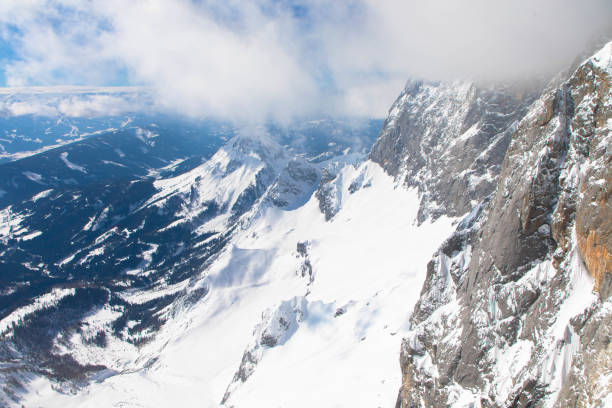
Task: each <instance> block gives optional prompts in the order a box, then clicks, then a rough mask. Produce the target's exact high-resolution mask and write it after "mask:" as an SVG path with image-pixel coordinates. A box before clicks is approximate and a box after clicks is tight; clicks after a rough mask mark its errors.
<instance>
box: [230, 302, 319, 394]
mask: <svg viewBox="0 0 612 408" xmlns="http://www.w3.org/2000/svg"><path fill="white" fill-rule="evenodd" d="M307 308H308V302H307V301H306V299H305V298H304V297H295V298H293V299H290V300H287V301H284V302H282V303H281V304H280V305H278V307H277V308H275V309H269V310H266V311H265V312H264V313H263V314H262V316H261V322H260V323H259V324H257V326H256V327H255V329H254V330H253V340H252V341H251V343H250V344H249V346H248V347H247V349H246V350H245V352H244V354H243V356H242V361H241V362H240V367H238V370H237V371H236V373H235V374H234V378H233V379H232V382H231V383H230V384H229V386H228V387H227V390H226V392H225V395H224V396H223V400H222V401H221V405H223V404H225V403H226V402H228V400H229V399H230V397H231V395H232V392H233V391H234V390H235V389H236V388H237V387H238V386H239V385H240V384H241V383H244V382H246V381H247V379H248V378H249V377H250V376H251V374H253V372H254V371H255V369H256V368H257V364H258V363H259V361H260V360H261V358H262V356H263V354H264V351H265V349H267V348H271V347H276V346H279V345H282V344H284V343H285V342H286V341H287V340H289V338H290V337H291V336H292V335H293V334H294V333H295V331H296V330H297V329H298V325H299V324H300V322H302V321H303V320H304V318H305V317H306V313H307Z"/></svg>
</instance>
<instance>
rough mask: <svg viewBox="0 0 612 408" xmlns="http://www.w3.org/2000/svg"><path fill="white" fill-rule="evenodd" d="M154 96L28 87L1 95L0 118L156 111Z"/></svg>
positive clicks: (134, 90) (129, 90)
mask: <svg viewBox="0 0 612 408" xmlns="http://www.w3.org/2000/svg"><path fill="white" fill-rule="evenodd" d="M160 108H161V107H159V106H156V104H155V100H154V98H153V96H152V95H151V94H150V93H149V92H147V91H146V90H143V89H139V88H132V87H130V88H116V87H113V88H97V87H96V88H80V87H28V88H9V89H3V90H2V92H0V117H12V116H22V115H38V116H48V117H60V116H64V117H73V118H77V117H78V118H83V117H87V118H92V117H100V116H109V115H110V116H119V115H124V114H129V113H135V112H142V111H150V112H155V111H159V110H160Z"/></svg>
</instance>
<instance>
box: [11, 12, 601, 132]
mask: <svg viewBox="0 0 612 408" xmlns="http://www.w3.org/2000/svg"><path fill="white" fill-rule="evenodd" d="M610 21H612V3H610V1H609V0H585V1H577V0H512V1H511V0H499V1H490V0H464V1H454V0H432V1H427V2H423V1H411V0H405V1H401V0H346V1H342V2H338V1H329V0H328V1H323V0H294V1H289V0H242V1H238V0H226V1H220V0H218V1H213V0H198V1H195V0H191V1H190V0H174V1H168V0H131V1H125V0H3V1H2V2H1V3H0V36H2V38H3V39H4V40H5V42H7V43H11V44H15V49H14V53H15V54H16V58H11V59H10V60H7V61H5V65H4V75H5V78H6V82H7V85H10V86H27V85H58V84H60V85H66V84H76V85H113V84H117V83H130V84H136V85H142V86H146V87H149V88H150V89H151V90H152V92H153V93H154V95H155V100H156V104H157V105H159V106H161V107H162V108H163V109H166V110H170V111H173V112H179V113H183V114H187V115H190V116H207V115H214V116H223V117H230V118H235V119H240V120H249V119H251V120H262V119H266V118H270V117H273V118H284V117H290V116H293V115H315V114H319V115H320V114H331V115H337V114H346V115H370V116H382V115H384V113H385V112H386V109H387V108H388V106H389V105H390V104H391V102H392V101H393V99H394V98H395V96H396V95H397V94H398V93H399V91H400V90H401V86H402V84H403V83H404V82H405V81H406V80H407V79H408V78H410V77H418V78H427V79H455V78H470V79H486V80H516V79H522V78H527V77H533V76H544V77H546V76H550V75H552V74H553V73H555V72H557V71H559V70H561V69H563V68H564V67H566V66H567V65H568V64H569V63H570V62H571V61H572V59H573V58H574V57H575V56H576V55H577V54H578V53H580V52H581V51H582V50H583V49H584V48H585V46H586V43H587V42H588V41H589V39H590V38H591V37H592V36H593V34H594V33H596V32H597V31H601V30H603V29H605V28H606V27H608V28H609V27H610ZM109 106H110V105H109Z"/></svg>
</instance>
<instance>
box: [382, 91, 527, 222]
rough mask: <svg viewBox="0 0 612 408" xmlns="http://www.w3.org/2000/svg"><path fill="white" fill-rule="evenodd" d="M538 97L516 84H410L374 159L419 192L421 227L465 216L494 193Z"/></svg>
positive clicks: (392, 112)
mask: <svg viewBox="0 0 612 408" xmlns="http://www.w3.org/2000/svg"><path fill="white" fill-rule="evenodd" d="M536 88H537V87H536ZM538 94H539V90H538V89H535V90H533V88H531V89H529V90H527V89H526V88H523V89H521V88H519V87H516V86H515V87H508V86H488V85H479V84H476V83H471V82H454V83H439V82H423V81H410V82H408V84H407V85H406V87H405V88H404V91H403V92H402V94H401V95H400V96H399V98H398V99H397V100H396V101H395V103H394V104H393V106H392V107H391V110H390V111H389V117H388V118H387V120H386V121H385V123H384V125H383V129H382V132H381V134H380V136H379V138H378V140H377V141H376V143H375V145H374V146H373V148H372V151H371V153H370V158H371V159H372V160H373V161H374V162H377V163H379V164H380V165H381V166H382V167H383V168H384V169H385V170H386V171H387V173H389V174H391V175H392V176H394V177H395V178H396V179H398V180H401V181H402V182H403V183H405V184H406V185H407V186H408V187H416V188H418V190H419V193H420V194H421V195H422V200H421V206H420V209H419V215H418V220H419V222H423V221H424V220H425V219H427V218H430V217H431V218H433V219H435V218H437V217H439V216H440V215H442V214H447V215H450V216H460V215H463V214H465V213H467V212H469V211H470V210H471V209H472V208H473V206H474V205H475V204H477V203H478V202H480V201H482V199H483V198H485V197H486V196H488V195H489V194H491V193H492V192H493V190H494V189H495V185H496V180H497V176H498V174H499V171H500V166H501V163H502V161H503V159H504V154H505V152H506V149H507V147H508V143H509V142H510V137H511V134H512V132H513V130H514V128H515V127H516V124H517V123H518V120H520V118H521V117H523V115H524V114H525V112H526V110H527V108H528V106H529V105H530V104H531V102H533V100H534V99H535V98H536V97H537V96H538Z"/></svg>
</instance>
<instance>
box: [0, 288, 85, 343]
mask: <svg viewBox="0 0 612 408" xmlns="http://www.w3.org/2000/svg"><path fill="white" fill-rule="evenodd" d="M74 293H75V289H74V288H71V289H60V288H55V289H53V290H52V291H51V292H49V293H45V294H44V295H42V296H39V297H37V298H36V299H34V300H33V301H32V303H30V304H29V305H27V306H24V307H20V308H18V309H16V310H14V311H13V312H11V313H10V314H9V315H8V316H6V317H5V318H4V319H2V320H0V335H5V334H7V333H8V335H9V336H10V335H11V333H10V330H11V327H12V325H13V324H15V325H17V324H19V322H20V321H21V320H23V319H24V318H25V317H26V316H28V315H30V314H32V313H34V312H36V311H38V310H42V309H46V308H49V307H52V306H55V305H57V304H58V303H59V301H60V300H62V299H63V298H65V297H66V296H74Z"/></svg>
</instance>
